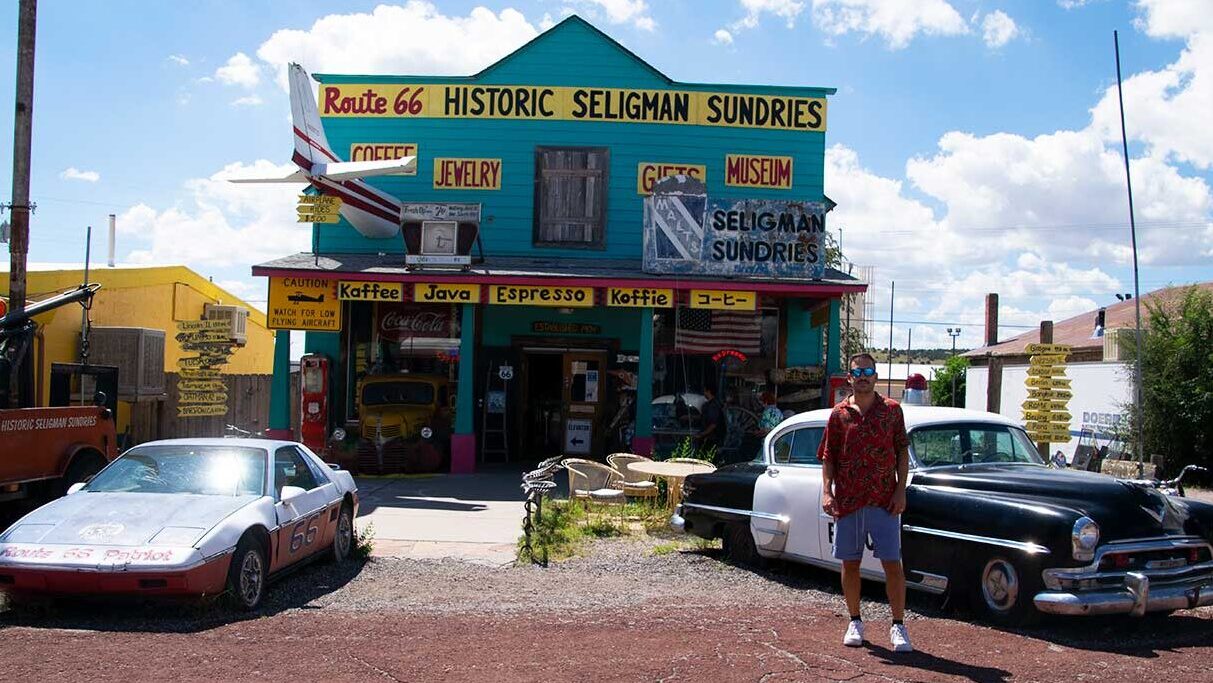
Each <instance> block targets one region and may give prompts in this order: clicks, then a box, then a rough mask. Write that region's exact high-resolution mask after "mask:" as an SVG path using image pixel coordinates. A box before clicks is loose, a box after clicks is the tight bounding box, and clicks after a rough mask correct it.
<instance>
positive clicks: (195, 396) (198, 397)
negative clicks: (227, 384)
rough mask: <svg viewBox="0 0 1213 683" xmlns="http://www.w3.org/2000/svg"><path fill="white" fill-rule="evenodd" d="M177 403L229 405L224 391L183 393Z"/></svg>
mask: <svg viewBox="0 0 1213 683" xmlns="http://www.w3.org/2000/svg"><path fill="white" fill-rule="evenodd" d="M177 403H227V394H226V393H224V392H222V391H183V392H181V393H180V394H178V396H177Z"/></svg>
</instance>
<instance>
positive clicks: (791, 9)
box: [731, 0, 804, 31]
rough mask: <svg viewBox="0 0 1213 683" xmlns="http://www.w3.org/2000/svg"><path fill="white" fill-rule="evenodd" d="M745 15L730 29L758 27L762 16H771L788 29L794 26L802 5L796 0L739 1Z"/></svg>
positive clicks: (801, 10) (802, 8) (802, 7)
mask: <svg viewBox="0 0 1213 683" xmlns="http://www.w3.org/2000/svg"><path fill="white" fill-rule="evenodd" d="M741 8H742V9H744V10H745V12H746V14H745V16H744V17H742V18H741V19H738V20H737V21H736V22H734V23H733V24H732V26H731V28H732V29H733V30H734V31H739V30H741V29H746V28H754V27H756V26H758V21H759V20H760V19H761V18H762V15H763V14H771V15H774V16H776V17H779V18H781V19H783V20H784V21H785V22H787V25H788V28H794V27H795V26H796V18H797V17H799V16H800V13H801V12H803V11H804V3H803V2H797V1H796V0H741Z"/></svg>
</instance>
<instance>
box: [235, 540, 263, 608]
mask: <svg viewBox="0 0 1213 683" xmlns="http://www.w3.org/2000/svg"><path fill="white" fill-rule="evenodd" d="M260 597H261V556H260V555H258V554H257V551H255V550H250V551H248V552H247V553H245V554H244V559H243V560H242V561H241V562H240V599H241V600H243V601H244V604H246V605H253V604H256V602H257V600H258V598H260Z"/></svg>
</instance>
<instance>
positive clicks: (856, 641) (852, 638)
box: [842, 620, 863, 647]
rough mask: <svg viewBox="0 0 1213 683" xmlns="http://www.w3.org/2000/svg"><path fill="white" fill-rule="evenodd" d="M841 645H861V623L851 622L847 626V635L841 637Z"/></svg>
mask: <svg viewBox="0 0 1213 683" xmlns="http://www.w3.org/2000/svg"><path fill="white" fill-rule="evenodd" d="M842 644H843V645H846V646H847V647H859V646H860V645H863V622H862V621H854V620H852V621H851V623H850V625H848V626H847V634H846V635H845V636H843V637H842Z"/></svg>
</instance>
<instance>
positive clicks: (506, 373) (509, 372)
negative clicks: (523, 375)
mask: <svg viewBox="0 0 1213 683" xmlns="http://www.w3.org/2000/svg"><path fill="white" fill-rule="evenodd" d="M497 376H498V377H500V378H501V379H502V380H504V381H506V382H508V381H510V380H512V379H514V366H512V365H501V366H498V368H497Z"/></svg>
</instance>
